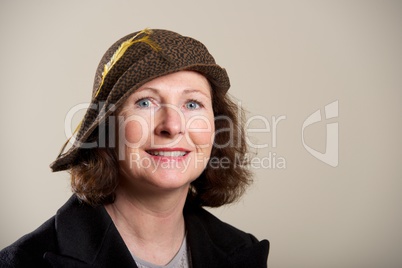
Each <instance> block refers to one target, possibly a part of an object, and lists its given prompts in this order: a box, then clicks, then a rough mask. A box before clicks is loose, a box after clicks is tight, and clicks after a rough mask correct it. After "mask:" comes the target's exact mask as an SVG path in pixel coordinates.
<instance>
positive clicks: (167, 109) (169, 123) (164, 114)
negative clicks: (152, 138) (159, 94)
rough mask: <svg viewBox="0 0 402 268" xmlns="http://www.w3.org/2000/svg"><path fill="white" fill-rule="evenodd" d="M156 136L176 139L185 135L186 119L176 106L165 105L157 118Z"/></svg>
mask: <svg viewBox="0 0 402 268" xmlns="http://www.w3.org/2000/svg"><path fill="white" fill-rule="evenodd" d="M155 123H156V125H155V134H156V135H158V136H164V137H169V138H172V137H175V136H177V135H179V134H184V125H185V119H184V116H183V113H182V112H181V111H180V109H178V108H177V107H176V106H173V105H164V106H163V107H162V109H160V110H159V111H158V112H157V115H156V116H155Z"/></svg>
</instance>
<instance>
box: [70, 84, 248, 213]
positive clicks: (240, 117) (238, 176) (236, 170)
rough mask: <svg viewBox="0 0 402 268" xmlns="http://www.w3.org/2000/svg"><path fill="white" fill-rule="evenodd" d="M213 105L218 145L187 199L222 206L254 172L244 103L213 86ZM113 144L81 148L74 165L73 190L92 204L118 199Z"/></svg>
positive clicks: (240, 191)
mask: <svg viewBox="0 0 402 268" xmlns="http://www.w3.org/2000/svg"><path fill="white" fill-rule="evenodd" d="M212 107H213V110H214V117H215V139H214V146H213V148H212V152H211V157H210V159H209V162H208V164H207V166H206V168H205V169H204V171H203V172H202V174H201V175H200V176H199V177H198V178H197V179H196V180H194V181H193V182H192V183H191V184H190V189H189V193H188V196H187V202H191V203H193V204H197V205H200V206H209V207H219V206H222V205H225V204H229V203H232V202H234V201H236V200H238V198H239V197H240V196H241V195H242V194H243V193H244V191H245V189H246V187H247V186H248V185H249V184H251V182H252V176H251V172H250V170H249V168H248V161H247V144H246V140H245V130H244V111H243V109H242V107H240V106H239V105H237V104H236V103H235V102H234V101H232V100H231V98H230V97H229V96H228V95H227V94H225V93H223V92H221V91H220V90H212ZM105 129H106V130H107V129H108V127H106V128H105ZM106 135H108V134H106ZM108 140H109V139H108ZM111 147H112V146H106V147H105V148H99V147H97V148H92V149H81V151H80V153H79V157H78V158H77V160H76V161H75V163H74V164H73V165H72V166H71V168H70V174H71V187H72V190H73V192H74V193H75V194H76V195H77V196H78V197H79V198H80V199H81V200H82V201H84V202H86V203H88V204H90V205H92V206H96V205H101V204H107V203H113V201H114V199H115V190H116V188H117V186H118V184H119V162H118V156H117V152H116V148H111Z"/></svg>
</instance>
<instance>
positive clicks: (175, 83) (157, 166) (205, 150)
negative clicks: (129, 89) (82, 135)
mask: <svg viewBox="0 0 402 268" xmlns="http://www.w3.org/2000/svg"><path fill="white" fill-rule="evenodd" d="M118 115H119V130H118V133H119V134H118V136H119V146H118V155H119V160H120V161H119V163H120V169H121V171H122V175H123V176H122V178H123V180H124V181H125V182H128V183H129V184H131V185H133V186H134V187H135V189H141V190H145V189H166V190H168V189H178V188H183V187H185V188H187V187H188V185H189V184H190V182H192V181H193V180H195V179H196V178H197V177H198V176H199V175H200V174H201V173H202V171H203V170H204V168H205V166H206V164H207V163H208V159H209V157H210V155H211V149H212V144H213V137H214V131H215V126H214V114H213V109H212V102H211V87H210V85H209V83H208V80H207V79H206V78H205V77H204V76H203V75H201V74H199V73H196V72H192V71H180V72H176V73H173V74H169V75H166V76H162V77H159V78H156V79H154V80H152V81H150V82H148V83H146V84H144V85H143V86H142V87H140V88H139V89H138V90H137V91H135V92H134V93H133V94H132V95H131V96H130V97H129V98H128V99H127V101H126V102H125V104H124V105H123V107H122V109H121V111H120V112H119V114H118Z"/></svg>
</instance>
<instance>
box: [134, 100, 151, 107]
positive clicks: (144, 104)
mask: <svg viewBox="0 0 402 268" xmlns="http://www.w3.org/2000/svg"><path fill="white" fill-rule="evenodd" d="M135 104H136V105H138V107H140V108H147V107H150V106H151V101H150V100H149V99H148V98H143V99H140V100H138V101H137V102H136V103H135Z"/></svg>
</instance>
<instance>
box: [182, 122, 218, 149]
mask: <svg viewBox="0 0 402 268" xmlns="http://www.w3.org/2000/svg"><path fill="white" fill-rule="evenodd" d="M186 127H187V133H188V135H189V137H190V139H191V141H192V142H193V143H194V144H195V145H206V146H210V147H212V144H213V137H214V132H215V124H214V120H213V117H212V116H207V117H206V116H203V117H201V116H200V117H196V118H190V120H188V121H187V126H186Z"/></svg>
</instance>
